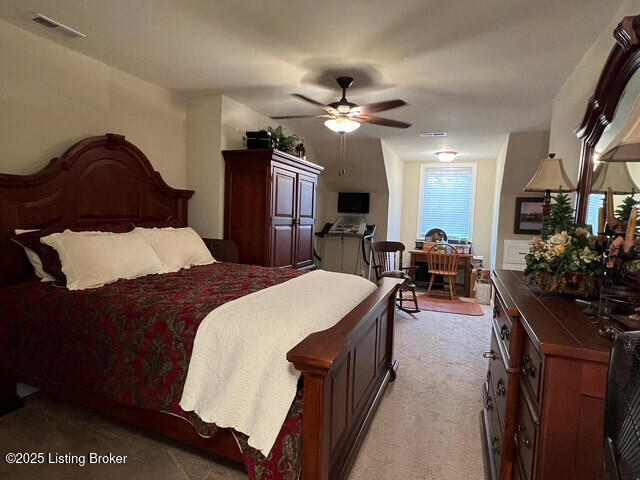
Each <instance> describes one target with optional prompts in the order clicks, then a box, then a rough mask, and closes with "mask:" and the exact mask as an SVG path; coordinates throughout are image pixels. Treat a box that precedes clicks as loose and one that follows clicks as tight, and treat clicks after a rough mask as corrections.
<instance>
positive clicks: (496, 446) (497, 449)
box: [491, 435, 500, 455]
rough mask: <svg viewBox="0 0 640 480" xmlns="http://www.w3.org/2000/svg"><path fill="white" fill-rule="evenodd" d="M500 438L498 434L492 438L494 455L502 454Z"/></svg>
mask: <svg viewBox="0 0 640 480" xmlns="http://www.w3.org/2000/svg"><path fill="white" fill-rule="evenodd" d="M499 442H500V438H498V435H494V437H493V438H492V439H491V452H492V453H493V454H494V455H500V445H499Z"/></svg>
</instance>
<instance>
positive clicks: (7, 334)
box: [0, 263, 302, 480]
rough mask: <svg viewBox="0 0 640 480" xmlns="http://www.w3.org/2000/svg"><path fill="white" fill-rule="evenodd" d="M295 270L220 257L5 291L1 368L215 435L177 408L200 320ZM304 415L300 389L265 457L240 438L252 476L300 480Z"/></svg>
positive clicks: (0, 299)
mask: <svg viewBox="0 0 640 480" xmlns="http://www.w3.org/2000/svg"><path fill="white" fill-rule="evenodd" d="M298 275H300V273H299V272H297V271H295V270H283V269H277V268H265V267H258V266H253V265H238V264H231V263H215V264H213V265H206V266H199V267H192V268H190V269H187V270H181V271H179V272H176V273H168V274H163V275H147V276H145V277H141V278H137V279H135V280H120V281H118V282H115V283H112V284H110V285H106V286H104V287H101V288H96V289H91V290H82V291H69V290H67V289H63V288H56V287H54V286H53V285H51V284H47V283H40V282H37V281H32V282H24V283H21V284H18V285H14V286H11V287H8V288H4V289H0V306H1V308H2V314H1V316H0V366H1V367H3V369H4V370H6V371H7V372H8V373H10V374H13V375H15V376H17V377H19V378H28V377H34V378H39V379H45V380H46V381H50V382H57V383H61V384H65V385H71V386H75V387H85V388H89V389H91V390H93V391H96V392H100V393H102V394H103V395H105V396H107V397H109V398H111V399H113V400H116V401H118V402H121V403H124V404H127V405H134V406H138V407H144V408H149V409H153V410H161V411H169V412H173V413H176V414H179V415H181V416H183V417H185V418H187V419H189V421H190V422H191V423H192V424H193V425H194V428H196V429H197V430H198V431H199V432H200V433H202V434H208V435H210V434H212V433H214V432H215V429H216V427H215V425H212V424H204V423H203V422H202V421H200V420H199V419H198V418H197V416H196V415H195V414H193V413H191V414H187V413H185V412H184V411H183V410H182V409H181V408H180V406H179V402H180V397H181V395H182V388H183V385H184V381H185V377H186V374H187V369H188V366H189V359H190V357H191V350H192V347H193V341H194V339H195V335H196V331H197V329H198V326H199V324H200V322H201V321H202V320H203V319H204V318H205V317H206V315H207V314H208V313H209V312H211V311H212V310H213V309H215V308H216V307H218V306H220V305H222V304H223V303H225V302H228V301H231V300H234V299H236V298H239V297H242V296H244V295H247V294H249V293H252V292H255V291H257V290H260V289H263V288H266V287H269V286H272V285H276V284H278V283H282V282H285V281H287V280H289V279H291V278H293V277H296V276H298ZM256 314H259V312H256ZM212 354H215V352H212ZM301 411H302V409H301V399H300V395H298V398H297V399H296V401H295V402H294V404H293V406H292V408H291V410H290V412H289V416H288V417H287V420H286V421H285V424H284V425H283V429H282V431H281V432H280V436H279V437H278V440H277V441H276V445H275V446H274V448H273V450H272V452H271V453H270V455H269V457H268V458H266V459H265V458H264V457H263V456H262V455H261V454H260V453H259V452H257V451H255V450H254V449H252V448H251V447H248V445H247V443H246V438H243V436H242V435H237V437H239V442H240V444H241V445H242V446H243V457H244V459H245V464H246V465H247V469H248V471H249V476H250V478H255V479H267V478H268V479H274V480H277V479H283V480H284V479H286V480H295V479H296V478H297V476H298V470H299V466H300V458H301V432H302V425H301V423H302V422H301Z"/></svg>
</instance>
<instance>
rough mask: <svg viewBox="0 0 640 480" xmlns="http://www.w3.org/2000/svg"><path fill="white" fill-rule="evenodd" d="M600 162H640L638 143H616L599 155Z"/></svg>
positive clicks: (639, 146) (639, 145)
mask: <svg viewBox="0 0 640 480" xmlns="http://www.w3.org/2000/svg"><path fill="white" fill-rule="evenodd" d="M599 161H600V162H604V163H607V162H611V163H613V162H640V143H627V144H626V145H618V146H616V147H613V148H612V149H611V150H608V151H606V152H605V153H603V154H602V155H600V159H599Z"/></svg>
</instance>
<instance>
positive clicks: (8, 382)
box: [0, 372, 23, 416]
mask: <svg viewBox="0 0 640 480" xmlns="http://www.w3.org/2000/svg"><path fill="white" fill-rule="evenodd" d="M22 406H23V403H22V399H20V397H19V396H18V393H17V391H16V380H15V378H13V377H10V376H9V375H5V374H3V373H2V372H0V416H2V415H6V414H7V413H10V412H13V411H14V410H17V409H19V408H20V407H22Z"/></svg>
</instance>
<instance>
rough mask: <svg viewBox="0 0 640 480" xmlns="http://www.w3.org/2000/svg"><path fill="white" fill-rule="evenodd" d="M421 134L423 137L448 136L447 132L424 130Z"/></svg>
mask: <svg viewBox="0 0 640 480" xmlns="http://www.w3.org/2000/svg"><path fill="white" fill-rule="evenodd" d="M420 136H421V137H422V138H431V137H446V136H447V132H424V133H421V134H420Z"/></svg>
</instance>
